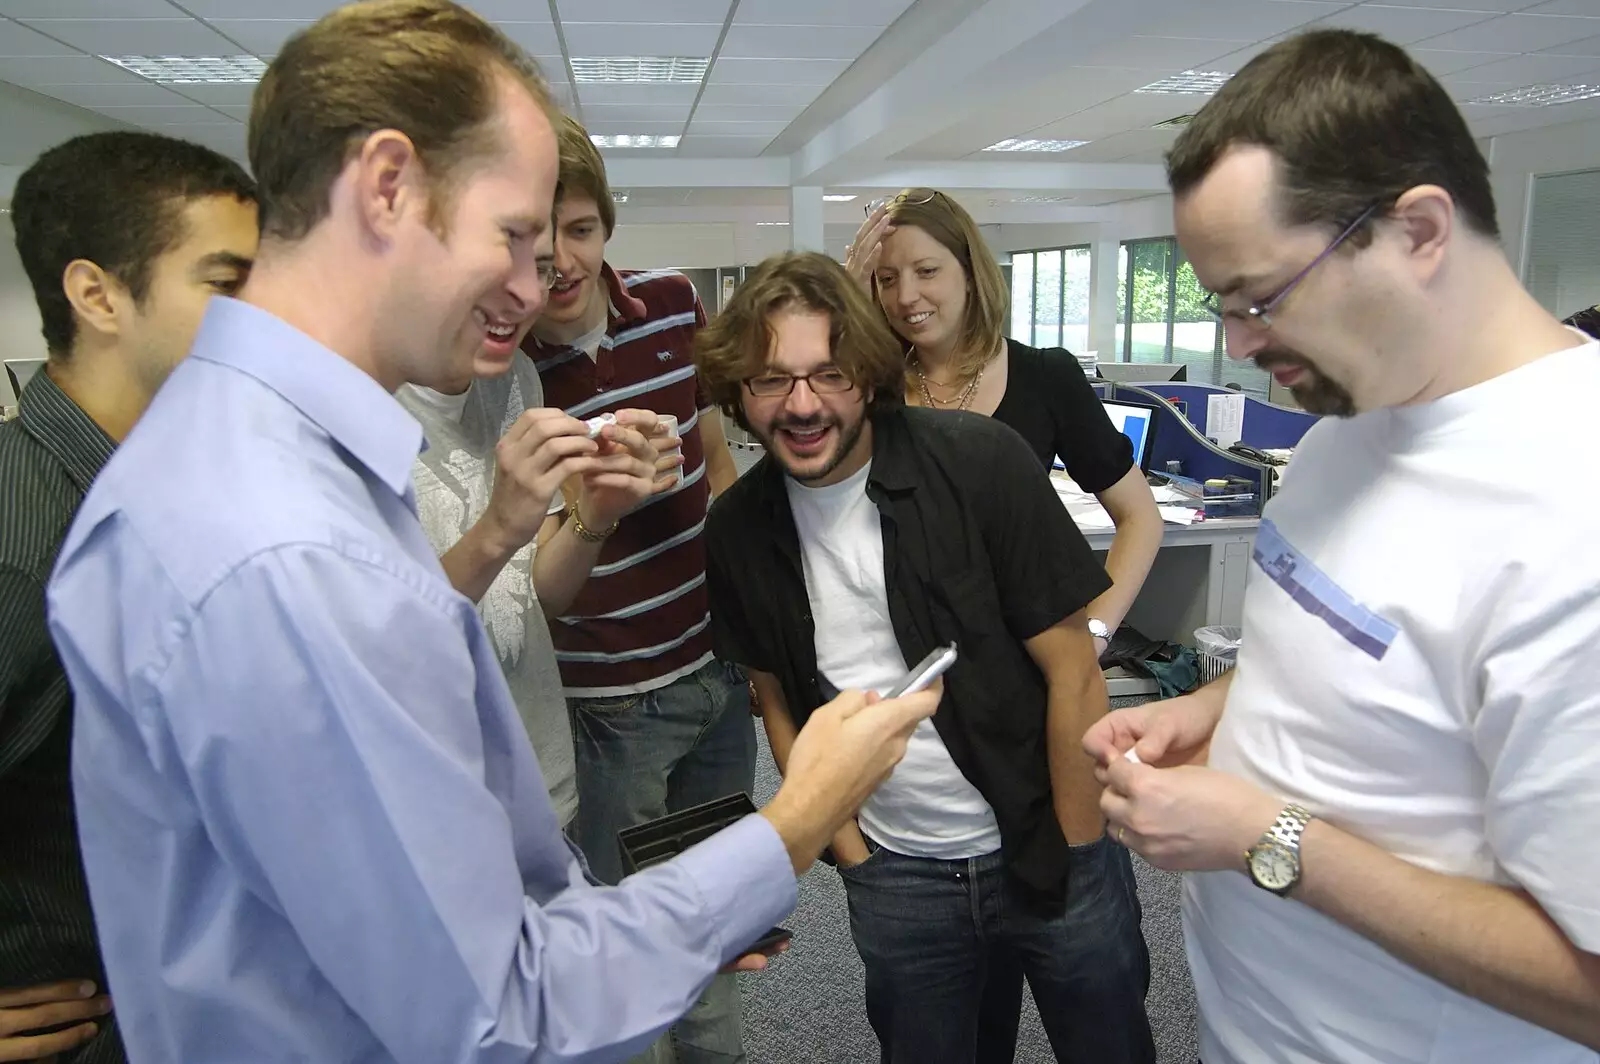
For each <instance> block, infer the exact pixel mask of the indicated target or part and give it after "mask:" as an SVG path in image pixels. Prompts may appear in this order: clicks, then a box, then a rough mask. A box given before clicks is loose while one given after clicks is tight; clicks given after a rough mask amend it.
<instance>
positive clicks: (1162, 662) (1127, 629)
mask: <svg viewBox="0 0 1600 1064" xmlns="http://www.w3.org/2000/svg"><path fill="white" fill-rule="evenodd" d="M1116 665H1120V666H1121V667H1122V668H1124V669H1126V670H1127V671H1129V672H1131V673H1133V674H1134V675H1135V676H1143V677H1144V678H1145V679H1147V680H1154V681H1155V682H1156V686H1157V687H1158V688H1159V689H1160V696H1161V697H1162V698H1176V697H1177V696H1178V695H1181V694H1185V693H1187V692H1189V691H1192V690H1194V689H1195V688H1196V687H1198V686H1199V684H1200V656H1199V655H1198V654H1196V653H1195V652H1194V648H1193V647H1186V646H1183V645H1182V644H1179V643H1168V642H1166V641H1164V640H1161V639H1151V638H1150V637H1149V636H1147V635H1145V634H1144V633H1143V632H1141V631H1139V630H1138V629H1137V628H1134V627H1132V626H1131V625H1126V624H1125V625H1123V626H1122V627H1121V628H1118V629H1117V630H1116V632H1114V633H1113V634H1112V636H1111V642H1110V644H1109V645H1108V646H1107V647H1106V652H1105V653H1104V654H1102V655H1100V667H1101V668H1102V669H1109V668H1111V667H1112V666H1116Z"/></svg>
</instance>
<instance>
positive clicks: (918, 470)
mask: <svg viewBox="0 0 1600 1064" xmlns="http://www.w3.org/2000/svg"><path fill="white" fill-rule="evenodd" d="M696 363H697V365H698V366H699V369H700V373H701V377H702V379H703V380H704V381H705V384H706V387H707V389H708V391H709V392H710V393H711V396H712V398H713V399H714V400H715V401H716V402H717V403H718V404H719V405H720V406H721V407H722V409H723V411H724V412H725V413H727V414H728V415H729V416H731V417H733V418H734V419H735V420H737V421H738V422H739V423H740V424H741V425H743V426H744V427H745V428H746V429H747V430H749V431H750V433H751V434H752V435H754V436H755V437H757V438H758V439H760V441H761V442H762V444H764V445H765V447H766V457H765V458H764V459H763V460H762V462H761V463H760V464H759V465H758V466H756V468H755V469H753V470H752V471H751V472H749V473H747V474H746V475H745V476H744V477H743V478H742V479H741V480H740V481H739V482H738V483H737V484H735V485H734V486H733V487H732V488H730V489H729V490H728V491H727V493H726V494H725V495H724V496H723V497H722V499H721V500H720V501H719V502H718V503H717V505H716V506H714V507H713V508H712V511H711V517H710V520H709V523H708V526H707V537H708V557H709V563H708V567H707V581H708V586H709V588H710V592H711V617H712V632H713V636H714V645H715V647H716V650H717V653H718V655H719V656H720V657H723V658H725V659H727V660H729V661H734V662H737V663H739V664H741V665H743V666H745V667H746V668H747V669H748V670H749V672H750V676H751V679H752V681H753V682H754V683H755V685H756V689H757V692H758V694H759V696H760V697H759V702H760V705H761V709H762V718H763V721H764V723H765V725H766V729H767V736H768V738H769V739H770V740H771V744H772V753H773V758H774V759H775V760H776V761H777V763H778V767H779V768H780V769H785V770H786V769H787V767H788V763H789V755H790V750H791V748H792V746H793V743H794V741H795V736H796V733H797V729H799V728H800V727H801V726H802V725H803V724H805V722H806V721H807V719H808V718H809V716H810V714H811V713H812V712H813V711H814V710H815V709H816V707H818V706H820V705H822V704H823V702H824V701H826V700H827V699H828V698H829V697H830V696H831V693H832V692H833V691H835V690H838V689H845V688H858V689H861V690H869V691H877V692H879V693H883V692H885V691H887V690H889V689H890V688H891V687H893V686H894V685H895V683H896V682H897V681H898V680H899V679H900V678H901V676H902V674H904V673H905V672H906V670H907V668H908V666H911V665H914V664H915V663H916V662H918V661H920V660H921V659H922V658H923V657H924V656H925V655H926V654H928V652H929V651H931V650H933V649H934V648H935V647H936V646H944V645H948V644H950V643H952V642H953V643H955V644H956V645H957V647H958V649H959V655H960V656H959V659H958V660H957V662H956V663H955V665H954V666H953V667H952V668H951V669H950V670H949V672H947V673H946V674H945V677H944V679H945V683H946V687H945V695H944V700H943V701H942V702H941V704H940V709H939V712H938V714H937V716H936V717H935V720H934V721H933V722H932V723H928V722H924V725H923V726H919V728H918V730H917V731H916V733H914V734H913V736H912V739H911V743H910V745H909V746H908V747H907V752H906V758H905V761H904V762H903V763H902V765H901V767H900V768H899V769H897V770H896V771H895V773H894V774H893V775H892V776H891V777H890V778H889V780H888V781H887V782H886V783H884V784H883V786H882V787H881V788H880V789H879V791H878V792H877V794H876V795H875V796H874V797H873V798H871V799H870V800H868V801H867V802H866V803H865V804H864V805H862V807H861V809H860V812H859V815H858V818H857V820H856V821H852V822H850V823H848V824H847V825H846V826H845V827H844V829H843V830H841V831H840V832H839V833H838V834H836V835H835V836H834V839H833V848H832V849H833V855H834V858H835V861H836V863H837V867H838V869H839V875H840V877H841V878H842V879H843V880H844V885H845V889H846V891H847V892H848V895H849V901H850V929H851V933H852V935H853V937H854V939H855V943H856V948H857V950H858V951H859V952H860V954H861V959H862V961H863V962H864V964H865V966H866V991H867V1017H868V1019H869V1020H870V1021H871V1023H872V1027H873V1030H874V1031H875V1032H876V1034H877V1036H878V1040H879V1042H880V1043H881V1044H882V1047H883V1059H884V1061H886V1062H895V1064H902V1062H903V1064H913V1062H914V1064H972V1062H973V1061H975V1060H976V1061H992V1060H1009V1059H1011V1056H1012V1054H1013V1052H1014V1051H1015V1048H1016V1033H1017V1032H1016V1013H1015V1012H1014V1011H1013V1012H1012V1014H1011V1015H1010V1017H1009V1018H1003V1017H998V1016H993V1015H988V1014H986V1013H985V1012H984V1010H983V1009H982V1008H981V1007H980V1003H981V1002H982V1000H983V997H984V988H985V985H986V984H987V983H988V982H989V981H990V980H998V981H999V982H1000V985H1006V984H1008V983H1009V984H1011V985H1016V984H1018V983H1020V980H1021V976H1022V975H1026V977H1027V979H1028V982H1029V984H1030V986H1031V988H1032V990H1033V994H1034V998H1035V1000H1036V1001H1037V1002H1038V1004H1039V1012H1040V1015H1041V1016H1042V1017H1043V1019H1044V1024H1045V1030H1046V1032H1047V1033H1048V1035H1049V1037H1050V1042H1051V1045H1052V1047H1053V1048H1054V1050H1055V1054H1056V1057H1057V1058H1058V1059H1059V1060H1062V1061H1094V1062H1095V1064H1133V1062H1148V1061H1153V1060H1154V1059H1155V1050H1154V1047H1153V1044H1152V1041H1151V1035H1150V1027H1149V1023H1148V1020H1147V1019H1146V1016H1145V1011H1144V994H1145V991H1146V989H1147V987H1148V985H1149V975H1150V965H1149V954H1148V952H1147V951H1146V949H1145V944H1144V940H1143V938H1142V937H1141V935H1140V931H1139V907H1138V900H1137V895H1136V893H1135V888H1134V879H1133V868H1132V865H1131V862H1130V860H1129V857H1128V854H1127V851H1125V850H1124V849H1123V848H1122V847H1121V846H1119V845H1117V844H1116V842H1115V841H1113V840H1110V839H1108V838H1107V837H1106V836H1105V833H1104V830H1103V828H1104V825H1103V822H1102V819H1101V815H1100V809H1099V785H1098V784H1097V783H1096V782H1095V779H1094V775H1093V769H1094V766H1093V763H1092V762H1091V761H1089V760H1088V759H1087V758H1085V757H1084V756H1083V751H1082V749H1081V748H1080V744H1079V740H1080V737H1081V736H1082V734H1083V730H1084V729H1085V728H1087V727H1088V726H1089V725H1090V723H1092V722H1093V721H1095V720H1097V719H1099V718H1100V717H1101V716H1102V715H1103V714H1104V713H1105V711H1106V687H1105V680H1104V677H1103V676H1102V675H1101V672H1100V667H1099V664H1098V663H1097V661H1096V653H1095V648H1094V640H1093V638H1092V637H1091V636H1090V634H1089V629H1088V620H1087V616H1086V613H1085V609H1084V607H1086V606H1087V605H1088V604H1089V603H1090V602H1091V601H1092V600H1093V599H1094V598H1095V597H1096V596H1097V595H1099V594H1101V593H1102V592H1103V591H1104V590H1105V589H1106V587H1107V586H1109V583H1110V578H1109V577H1108V576H1107V575H1106V572H1105V567H1104V566H1103V565H1101V564H1100V563H1099V561H1098V560H1097V559H1096V558H1095V555H1094V554H1093V552H1091V551H1090V549H1089V547H1088V544H1087V543H1086V542H1085V541H1084V538H1083V536H1082V534H1081V533H1080V532H1079V531H1078V528H1077V526H1076V525H1075V524H1074V523H1073V521H1072V518H1071V517H1070V516H1069V515H1068V514H1067V511H1066V509H1065V508H1064V507H1063V506H1062V505H1061V501H1060V499H1059V498H1057V496H1056V493H1055V491H1054V489H1053V488H1052V487H1051V486H1050V481H1049V478H1048V477H1047V476H1046V474H1045V470H1044V468H1043V467H1042V466H1041V465H1040V464H1039V461H1038V459H1037V458H1036V457H1035V456H1034V454H1033V452H1032V451H1031V450H1029V448H1028V446H1027V444H1026V443H1024V441H1023V439H1022V437H1021V436H1019V435H1017V433H1016V432H1015V431H1014V430H1012V429H1011V428H1009V427H1008V426H1006V425H1003V424H1001V423H1000V422H998V421H995V420H994V419H992V418H988V417H983V416H981V415H977V414H968V413H962V412H958V411H933V410H927V409H920V408H917V409H908V408H907V407H906V406H905V405H904V402H903V395H904V392H903V388H904V384H903V375H904V368H903V367H904V362H903V357H902V355H901V353H900V343H899V341H898V340H897V339H896V338H895V336H894V334H893V333H892V332H891V331H890V330H889V326H888V323H887V322H885V321H884V318H883V314H882V313H881V312H879V310H878V309H877V308H876V307H875V306H873V304H872V302H871V300H870V297H869V296H867V294H866V293H865V292H863V291H862V290H861V287H860V286H859V285H858V284H857V283H856V282H855V281H854V280H853V279H852V278H851V277H850V275H849V274H847V273H846V272H845V270H844V268H843V267H841V266H839V265H838V264H837V263H835V262H833V261H831V260H829V259H828V258H827V257H825V256H823V255H818V254H804V255H794V254H791V255H785V256H781V257H779V258H775V259H770V260H768V261H767V262H765V263H763V264H762V265H761V266H760V267H759V268H758V269H757V270H756V271H755V272H754V273H753V274H752V275H751V276H749V277H748V278H747V279H746V280H745V283H744V284H743V285H742V286H741V287H740V288H739V290H738V291H737V292H736V293H735V294H734V297H733V299H732V301H731V302H730V304H729V305H728V306H727V307H726V308H724V310H723V311H722V313H721V314H720V315H719V316H718V317H717V318H716V319H715V320H713V321H712V322H711V324H710V325H709V326H707V327H706V329H704V330H702V333H701V336H700V338H699V339H698V341H697V344H696Z"/></svg>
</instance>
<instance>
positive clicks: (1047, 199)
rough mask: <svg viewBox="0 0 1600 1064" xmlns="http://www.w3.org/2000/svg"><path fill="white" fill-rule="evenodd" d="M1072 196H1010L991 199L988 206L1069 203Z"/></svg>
mask: <svg viewBox="0 0 1600 1064" xmlns="http://www.w3.org/2000/svg"><path fill="white" fill-rule="evenodd" d="M1074 198H1075V197H1073V196H1012V197H1011V198H1010V199H992V200H990V201H989V206H991V207H999V206H1002V205H1004V204H1007V203H1071V202H1072V201H1073V199H1074Z"/></svg>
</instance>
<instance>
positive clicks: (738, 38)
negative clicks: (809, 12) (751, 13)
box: [722, 22, 879, 60]
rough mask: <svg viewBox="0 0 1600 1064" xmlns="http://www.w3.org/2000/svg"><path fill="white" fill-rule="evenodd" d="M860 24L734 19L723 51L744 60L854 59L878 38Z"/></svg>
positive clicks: (876, 34)
mask: <svg viewBox="0 0 1600 1064" xmlns="http://www.w3.org/2000/svg"><path fill="white" fill-rule="evenodd" d="M878 36H879V34H878V33H874V32H872V31H871V30H870V29H869V30H868V31H867V32H862V29H861V27H858V26H754V25H743V24H741V23H738V22H735V23H734V24H733V26H732V27H730V28H729V30H728V36H727V38H726V39H725V40H724V41H723V42H722V54H723V55H725V56H731V57H734V58H745V59H841V60H847V59H854V58H855V57H856V56H858V55H860V54H861V53H862V52H864V51H866V50H867V48H868V47H869V46H870V45H871V44H872V42H873V41H874V40H876V39H877V38H878Z"/></svg>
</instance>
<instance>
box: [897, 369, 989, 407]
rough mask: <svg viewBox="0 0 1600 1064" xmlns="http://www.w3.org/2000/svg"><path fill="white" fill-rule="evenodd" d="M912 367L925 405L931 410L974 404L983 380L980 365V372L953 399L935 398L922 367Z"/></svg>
mask: <svg viewBox="0 0 1600 1064" xmlns="http://www.w3.org/2000/svg"><path fill="white" fill-rule="evenodd" d="M912 369H913V371H914V372H915V373H916V375H917V386H918V389H919V390H920V391H921V393H922V402H923V405H925V406H926V407H928V409H930V410H937V409H938V408H939V407H941V406H944V407H950V408H953V409H956V410H966V409H967V408H969V407H970V406H972V400H973V398H974V397H975V396H976V395H977V394H978V384H979V383H980V382H981V381H982V380H983V368H982V367H981V366H980V367H979V368H978V372H976V373H974V374H973V375H972V379H971V380H969V381H967V384H966V387H964V388H962V389H961V394H959V395H957V396H956V397H955V398H953V399H935V398H934V397H933V393H932V392H930V391H929V390H928V378H927V376H926V375H925V374H924V373H923V372H922V367H921V366H913V367H912ZM940 387H944V385H940Z"/></svg>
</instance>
